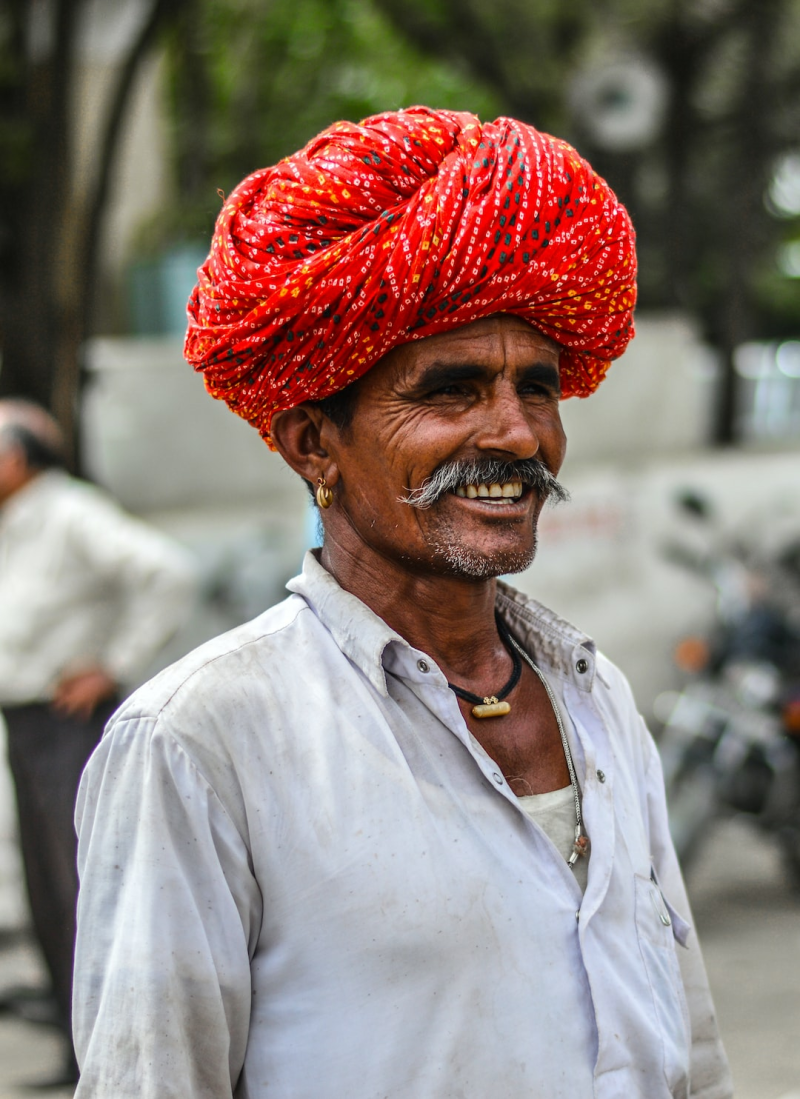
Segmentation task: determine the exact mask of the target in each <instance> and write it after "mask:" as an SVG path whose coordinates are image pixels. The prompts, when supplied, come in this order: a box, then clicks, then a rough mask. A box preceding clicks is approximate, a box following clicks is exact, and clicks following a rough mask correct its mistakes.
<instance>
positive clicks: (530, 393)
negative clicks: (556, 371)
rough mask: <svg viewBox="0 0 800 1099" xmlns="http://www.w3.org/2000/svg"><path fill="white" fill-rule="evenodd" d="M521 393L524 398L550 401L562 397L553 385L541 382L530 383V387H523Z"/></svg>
mask: <svg viewBox="0 0 800 1099" xmlns="http://www.w3.org/2000/svg"><path fill="white" fill-rule="evenodd" d="M519 393H520V396H522V397H546V398H548V399H549V400H557V399H558V397H559V396H560V394H559V392H558V390H557V389H555V388H554V387H553V386H552V385H546V384H544V383H539V382H530V383H529V384H528V385H523V386H522V387H521V388H520V390H519Z"/></svg>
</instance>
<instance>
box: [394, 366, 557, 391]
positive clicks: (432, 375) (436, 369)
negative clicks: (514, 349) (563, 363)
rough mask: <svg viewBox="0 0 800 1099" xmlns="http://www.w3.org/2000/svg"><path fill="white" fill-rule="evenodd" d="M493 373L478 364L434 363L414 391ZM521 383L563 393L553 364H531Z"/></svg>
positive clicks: (520, 376)
mask: <svg viewBox="0 0 800 1099" xmlns="http://www.w3.org/2000/svg"><path fill="white" fill-rule="evenodd" d="M493 373H494V372H493V371H490V370H489V369H488V368H487V367H485V366H480V365H478V364H477V363H446V362H432V363H431V364H430V365H429V366H427V367H426V368H425V369H424V370H423V371H422V373H421V374H420V375H419V377H418V378H416V379H415V382H414V389H415V390H417V391H419V390H431V389H439V388H440V387H442V386H447V385H453V384H454V383H456V382H470V381H475V380H480V379H481V378H488V377H489V376H490V375H491V374H493ZM519 381H520V382H528V383H530V382H539V383H540V384H543V385H547V386H550V388H551V389H553V390H555V391H556V392H559V393H560V392H561V379H560V376H559V372H558V368H557V367H555V366H553V365H552V364H551V363H531V365H530V366H526V367H524V368H523V369H522V370H520V373H519Z"/></svg>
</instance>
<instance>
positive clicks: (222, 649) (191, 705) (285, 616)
mask: <svg viewBox="0 0 800 1099" xmlns="http://www.w3.org/2000/svg"><path fill="white" fill-rule="evenodd" d="M319 631H324V627H321V625H320V624H319V622H318V620H317V619H316V616H315V615H314V614H313V612H312V611H311V610H310V608H309V607H308V604H307V603H306V601H305V600H304V599H303V598H302V597H301V596H298V595H291V596H289V598H288V599H285V600H283V602H281V603H278V604H277V605H276V606H274V607H271V608H270V609H269V610H268V611H265V612H264V614H261V615H259V616H258V617H257V618H254V619H253V620H252V621H250V622H246V623H244V624H243V625H241V626H237V627H236V628H235V629H232V630H229V631H228V632H227V633H224V634H220V635H219V636H218V637H214V638H212V639H211V640H210V641H206V642H205V643H204V644H202V645H200V646H199V647H198V648H196V649H194V650H193V651H192V652H190V653H188V654H187V655H186V656H184V657H182V658H181V659H180V660H177V661H176V662H175V663H174V664H171V665H169V667H167V668H165V669H164V670H163V671H161V672H159V674H158V675H156V676H154V677H153V679H151V680H149V681H148V682H147V683H145V684H143V686H141V687H139V689H138V690H136V691H134V693H133V694H132V695H130V697H129V698H128V699H127V701H126V702H125V703H124V704H123V705H122V706H121V707H120V709H119V710H118V711H117V713H116V714H115V716H114V719H113V720H114V721H120V720H126V719H129V718H130V717H132V716H134V715H135V716H137V717H139V718H142V717H146V718H150V719H152V720H158V719H162V718H164V717H165V716H166V717H172V716H177V715H179V714H180V715H184V714H185V715H186V716H187V717H188V718H193V717H198V718H202V717H203V715H204V714H206V713H207V712H208V710H209V708H212V707H213V706H214V705H215V704H217V702H218V701H219V700H220V699H231V698H240V699H241V698H243V697H244V696H247V695H249V694H250V693H251V692H253V691H259V692H260V691H269V690H270V689H278V688H279V686H280V684H281V683H282V682H283V681H284V680H285V679H286V677H287V675H288V676H293V675H296V674H297V673H298V671H299V669H300V668H301V666H302V662H303V660H304V659H305V660H308V659H309V658H310V656H311V653H310V652H306V651H304V650H307V649H308V648H309V645H310V644H311V645H313V637H314V635H315V634H317V633H318V632H319Z"/></svg>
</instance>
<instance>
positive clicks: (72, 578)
mask: <svg viewBox="0 0 800 1099" xmlns="http://www.w3.org/2000/svg"><path fill="white" fill-rule="evenodd" d="M194 587H195V581H194V569H193V566H192V563H191V559H190V558H189V556H188V554H187V553H186V552H185V551H184V550H182V549H180V548H179V547H178V546H176V545H175V544H174V543H173V542H172V541H171V540H169V539H168V538H166V537H165V536H164V535H162V534H160V533H159V532H157V531H155V530H153V529H152V528H150V527H148V526H146V525H145V524H144V523H142V522H140V521H139V520H137V519H134V518H133V517H132V516H130V515H128V514H126V513H125V512H124V511H123V510H122V509H121V508H120V507H118V506H117V505H116V504H115V503H114V502H113V501H111V500H110V499H109V498H108V497H106V496H105V495H104V494H103V493H102V492H100V491H99V490H98V489H96V488H94V487H92V486H91V485H88V484H86V483H85V482H82V481H77V480H75V479H73V478H71V477H69V476H67V474H65V473H63V472H62V471H60V470H49V471H47V472H44V473H41V474H39V475H37V476H36V477H35V478H34V479H33V480H32V481H30V482H29V483H28V484H27V485H25V486H24V488H22V489H20V490H19V491H18V492H16V493H14V495H13V496H12V497H11V498H10V499H9V500H8V501H6V503H5V505H4V506H3V507H2V509H0V705H7V706H8V705H19V704H24V703H28V702H45V701H47V700H49V699H50V698H51V697H52V694H53V690H54V687H55V685H56V683H57V682H58V680H59V679H60V678H61V676H62V675H63V674H65V673H69V672H71V671H73V670H74V671H76V672H77V671H79V670H80V669H81V668H82V667H84V666H86V665H89V664H93V663H98V664H101V665H102V666H103V667H104V668H105V669H106V670H107V671H108V672H109V673H110V674H111V675H112V676H113V677H114V678H115V679H116V680H117V682H119V683H120V684H130V683H132V682H134V681H135V680H136V678H137V677H138V676H140V675H141V673H142V672H143V671H144V669H145V668H146V667H147V665H148V664H149V663H150V661H151V660H152V658H153V657H154V656H155V654H156V652H157V651H158V649H159V648H160V647H161V645H162V644H163V643H164V642H165V641H166V640H167V639H168V638H169V636H170V635H171V634H172V633H174V631H175V630H176V628H177V627H178V626H179V625H180V624H181V623H182V622H183V620H184V618H185V617H186V616H187V614H188V611H189V608H190V605H191V601H192V598H193V595H194Z"/></svg>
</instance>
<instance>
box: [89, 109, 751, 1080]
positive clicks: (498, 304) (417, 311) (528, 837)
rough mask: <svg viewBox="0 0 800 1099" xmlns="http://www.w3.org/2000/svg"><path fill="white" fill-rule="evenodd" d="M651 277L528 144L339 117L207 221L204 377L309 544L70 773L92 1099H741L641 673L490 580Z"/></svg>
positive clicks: (443, 116)
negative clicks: (298, 516) (261, 610)
mask: <svg viewBox="0 0 800 1099" xmlns="http://www.w3.org/2000/svg"><path fill="white" fill-rule="evenodd" d="M634 276H635V260H634V254H633V231H632V229H631V226H630V222H629V220H628V218H627V215H626V213H625V211H624V209H623V208H622V207H621V206H620V204H619V203H618V202H617V200H616V198H615V197H614V195H613V194H612V192H611V191H610V189H609V188H608V186H607V185H606V184H605V183H604V182H603V181H602V180H601V179H599V178H598V177H597V176H596V175H595V174H594V173H593V172H592V170H591V168H590V167H589V165H587V164H586V163H585V162H584V161H582V160H581V159H580V158H579V156H578V155H577V153H576V152H575V151H574V150H573V149H571V148H570V147H569V146H567V145H565V144H564V143H562V142H560V141H556V140H555V139H553V138H549V137H547V135H543V134H539V133H538V132H537V131H536V130H534V129H533V128H532V127H530V126H527V125H524V124H522V123H519V122H515V121H513V120H510V119H499V120H498V121H497V122H495V123H491V124H487V125H484V126H482V125H481V124H480V123H479V121H478V120H477V119H476V118H474V117H473V116H471V115H466V114H457V113H453V112H446V111H429V110H427V109H424V108H414V109H412V110H409V111H403V112H398V113H392V114H386V115H381V116H377V117H375V118H371V119H367V120H366V121H365V122H363V123H362V124H361V125H359V126H355V125H351V124H349V123H340V124H337V125H336V126H333V127H332V128H331V129H330V130H328V131H326V132H325V133H323V134H321V135H320V136H319V137H318V138H316V139H315V140H314V141H312V142H311V143H310V144H309V145H308V146H307V147H306V148H305V149H304V150H302V151H301V152H300V153H298V154H297V155H296V156H294V157H290V158H288V159H287V160H285V161H282V162H281V164H279V165H277V166H276V167H275V168H272V169H266V170H264V171H263V172H257V173H255V175H253V176H251V177H249V179H247V180H245V181H244V182H243V183H242V184H241V185H240V186H239V187H238V188H237V189H236V190H235V191H234V193H233V194H232V195H231V196H230V197H229V198H228V199H227V200H226V202H225V205H224V208H223V211H222V213H221V214H220V218H219V220H218V222H217V229H216V232H215V236H214V241H213V243H212V249H211V255H210V257H209V259H208V261H207V262H206V264H205V265H204V267H203V268H202V269H201V271H200V282H199V286H198V288H197V290H196V291H195V294H194V296H193V298H192V300H191V302H190V326H189V332H188V336H187V356H188V358H189V359H190V361H191V362H192V363H193V364H194V365H195V366H196V367H197V368H198V369H200V370H202V371H203V372H204V376H205V383H206V386H207V388H208V389H209V391H210V392H211V393H212V394H214V395H215V396H221V397H224V398H225V400H227V401H228V403H229V404H230V405H231V407H232V408H233V409H234V410H235V411H236V412H238V413H239V414H240V415H242V416H244V417H245V418H246V419H248V420H249V421H250V422H252V423H253V424H254V425H255V426H256V427H257V428H258V429H259V430H260V431H261V433H262V434H263V435H264V437H265V438H266V439H267V441H268V442H269V443H270V444H271V445H272V446H273V447H274V448H275V449H277V450H278V451H279V452H280V454H281V455H282V457H283V458H284V459H285V460H286V461H287V462H288V463H289V465H290V466H291V467H292V468H293V469H294V470H295V471H296V472H297V473H299V474H300V476H301V477H303V478H304V479H305V481H306V482H307V483H308V485H309V486H310V487H311V488H312V491H313V490H315V492H316V499H317V502H318V504H319V506H320V509H321V517H322V523H323V527H324V541H323V546H322V550H321V551H320V552H319V553H317V554H315V553H311V554H309V555H308V556H307V557H306V561H305V564H304V568H303V574H302V575H301V576H300V577H298V578H297V579H295V580H293V581H292V582H291V583H290V584H289V588H290V590H291V592H292V593H293V594H292V595H291V596H290V597H289V599H288V600H286V601H285V602H284V603H282V604H281V605H279V606H278V607H275V608H273V609H272V610H271V611H268V612H267V613H266V614H264V615H262V616H261V617H260V618H257V619H256V620H255V621H254V622H252V623H250V624H249V625H247V626H244V627H242V628H240V629H237V630H234V631H233V632H232V633H230V634H228V635H227V636H225V637H222V638H219V639H217V640H216V641H214V642H212V643H211V644H209V645H206V646H204V647H203V648H201V649H200V650H198V651H197V652H196V653H194V654H192V655H191V656H190V657H188V658H186V659H185V660H184V661H182V662H180V663H179V664H178V665H176V666H175V667H173V668H172V669H169V670H167V671H166V672H164V673H162V675H161V676H160V677H158V678H157V679H156V680H155V681H153V682H152V683H151V684H150V685H149V686H147V687H145V688H144V689H143V690H142V691H141V692H139V693H138V694H137V695H136V696H135V697H134V698H133V699H132V700H131V701H130V702H129V703H128V704H127V705H126V706H125V707H123V709H122V710H121V711H120V713H119V714H118V715H117V718H116V719H115V721H114V723H113V724H112V726H111V728H110V730H109V732H108V733H107V735H106V737H105V738H104V740H103V742H102V744H101V746H100V747H99V749H98V751H97V753H96V755H95V757H94V759H93V760H92V763H91V765H90V767H89V768H88V770H87V774H86V776H85V778H84V782H83V786H82V792H81V795H80V801H79V808H78V822H79V827H80V863H81V866H82V882H83V885H82V895H81V896H82V899H81V902H80V905H81V909H80V924H81V928H82V930H81V931H80V933H79V949H78V961H77V971H76V972H77V979H76V980H77V983H76V1000H75V1003H76V1034H77V1042H78V1048H79V1051H80V1055H81V1057H82V1067H83V1076H82V1080H81V1086H80V1088H79V1091H78V1096H79V1097H81V1099H87V1097H89V1096H96V1097H100V1096H104V1097H105V1096H109V1097H110V1096H114V1097H123V1096H139V1097H150V1096H153V1097H155V1096H156V1095H157V1096H159V1099H161V1097H164V1096H182V1097H186V1096H193V1097H200V1096H214V1097H215V1099H222V1097H223V1096H231V1095H236V1096H245V1095H246V1096H249V1097H250V1099H262V1097H264V1099H266V1097H268V1096H276V1097H278V1096H279V1097H287V1099H288V1097H289V1096H291V1097H292V1099H311V1097H314V1099H342V1097H344V1096H347V1097H348V1099H377V1097H379V1096H380V1097H384V1096H390V1097H391V1099H456V1097H464V1099H487V1097H490V1096H491V1097H493V1099H494V1097H496V1099H506V1097H511V1096H531V1097H534V1096H536V1097H539V1099H581V1097H589V1096H597V1097H602V1099H622V1097H624V1099H635V1097H640V1099H658V1097H666V1096H673V1097H678V1096H680V1097H686V1096H689V1095H691V1096H694V1097H702V1099H725V1097H728V1096H730V1094H731V1090H730V1083H729V1078H728V1073H727V1067H726V1063H725V1057H724V1053H723V1051H722V1048H721V1045H720V1042H719V1037H718V1034H717V1029H716V1024H715V1021H714V1011H713V1006H712V1003H711V999H710V995H709V992H708V986H707V982H706V978H705V975H704V971H703V964H702V960H701V957H700V953H699V948H698V946H697V942H696V940H695V938H694V935H693V933H692V931H691V928H690V927H689V925H688V923H687V922H686V916H687V915H688V904H687V900H686V895H685V892H684V888H683V884H682V881H681V876H680V871H679V869H678V866H677V862H676V859H675V856H674V851H673V849H672V845H671V843H670V840H669V834H668V830H667V821H666V810H665V805H664V791H663V783H662V780H661V774H660V765H659V760H658V755H657V753H656V750H655V747H654V745H653V742H652V740H651V739H650V737H649V735H648V733H647V731H646V730H645V728H644V726H643V724H642V721H641V719H640V718H639V717H638V715H637V713H636V709H635V706H634V703H633V700H632V698H631V696H630V691H629V689H628V687H627V684H626V682H625V680H624V678H623V677H622V675H621V674H620V672H619V671H617V669H616V668H614V667H613V666H612V665H611V664H610V663H609V662H608V661H607V660H605V659H604V658H603V657H602V656H601V655H600V654H599V653H598V652H597V651H596V649H595V646H594V644H593V642H592V641H591V640H590V639H589V638H588V637H586V636H585V635H584V634H581V633H580V632H579V631H578V630H576V629H574V628H573V627H572V626H569V625H568V624H567V623H564V622H562V621H560V620H559V619H558V618H557V617H556V616H555V615H553V614H552V613H551V612H549V611H547V610H545V609H544V608H543V607H541V606H539V605H538V604H537V603H535V602H533V601H532V600H529V599H527V598H525V597H523V596H521V595H519V594H518V593H516V592H515V591H514V590H513V589H512V588H509V587H507V586H505V585H504V584H501V583H499V582H497V580H496V579H495V578H496V577H497V576H499V575H501V574H505V573H509V572H513V571H515V570H519V569H522V568H525V567H526V566H527V565H528V564H529V563H530V562H531V560H532V558H533V556H534V552H535V547H536V526H537V519H538V516H539V513H540V510H541V508H542V506H543V505H544V503H545V501H546V499H547V498H548V496H555V497H558V496H561V495H564V490H563V489H562V488H561V487H560V485H559V484H558V482H557V480H556V475H557V473H558V471H559V468H560V466H561V462H562V459H563V457H564V447H565V439H564V433H563V430H562V427H561V422H560V418H559V400H560V398H561V397H562V396H564V395H569V394H575V393H582V394H587V393H589V392H591V391H592V389H593V388H595V387H596V385H597V384H598V383H599V381H600V379H601V378H602V376H603V374H604V373H605V370H606V369H607V367H608V363H609V361H610V360H611V359H613V358H614V357H615V356H617V355H618V354H620V353H621V351H622V350H623V349H624V347H625V345H626V344H627V342H628V340H629V338H630V336H631V334H632V323H631V310H632V307H633V303H634V296H635V290H634ZM350 383H354V384H350Z"/></svg>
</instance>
